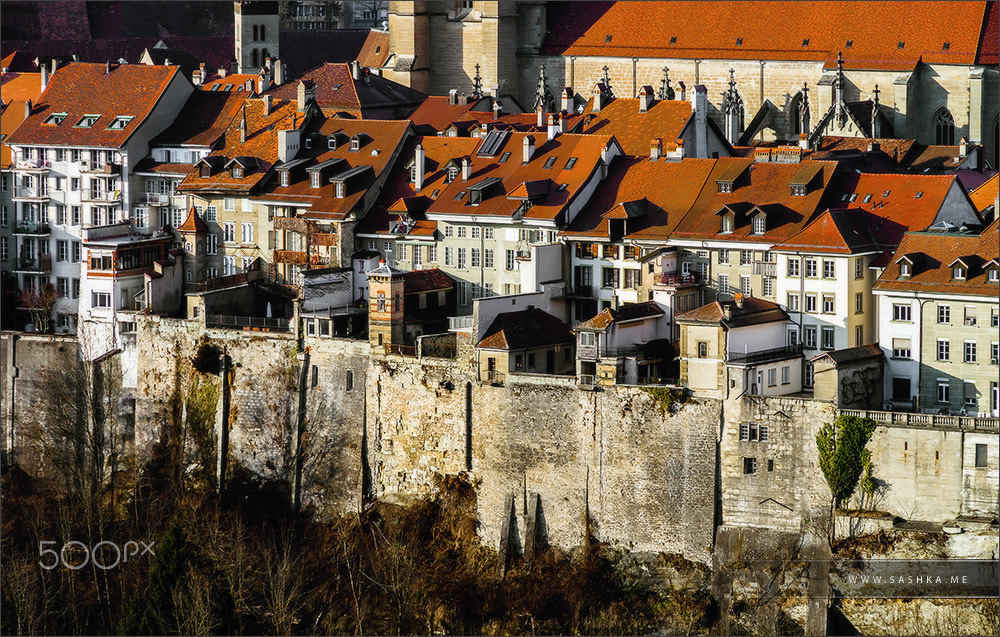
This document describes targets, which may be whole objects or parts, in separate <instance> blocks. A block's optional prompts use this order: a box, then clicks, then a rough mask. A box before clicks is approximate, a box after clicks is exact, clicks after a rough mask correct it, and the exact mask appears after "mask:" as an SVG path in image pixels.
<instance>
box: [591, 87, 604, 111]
mask: <svg viewBox="0 0 1000 637" xmlns="http://www.w3.org/2000/svg"><path fill="white" fill-rule="evenodd" d="M603 106H604V84H601V83H600V82H598V83H597V84H596V85H595V86H594V105H593V107H592V108H591V109H590V110H591V111H593V112H595V113H600V112H601V108H602V107H603Z"/></svg>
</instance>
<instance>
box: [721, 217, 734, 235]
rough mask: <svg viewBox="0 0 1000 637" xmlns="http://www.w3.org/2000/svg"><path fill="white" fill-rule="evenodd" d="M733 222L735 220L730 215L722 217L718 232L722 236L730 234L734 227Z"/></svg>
mask: <svg viewBox="0 0 1000 637" xmlns="http://www.w3.org/2000/svg"><path fill="white" fill-rule="evenodd" d="M734 221H735V219H734V215H733V214H732V213H729V214H725V215H722V229H720V230H719V232H721V233H723V234H726V233H730V232H732V231H733V226H734V225H735V224H734Z"/></svg>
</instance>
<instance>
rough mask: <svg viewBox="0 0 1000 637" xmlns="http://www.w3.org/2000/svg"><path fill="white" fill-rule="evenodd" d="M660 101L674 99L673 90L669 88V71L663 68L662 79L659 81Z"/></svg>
mask: <svg viewBox="0 0 1000 637" xmlns="http://www.w3.org/2000/svg"><path fill="white" fill-rule="evenodd" d="M659 98H660V99H661V100H672V99H674V89H672V88H671V87H670V69H669V68H667V67H663V79H662V80H660V95H659Z"/></svg>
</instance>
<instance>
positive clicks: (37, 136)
mask: <svg viewBox="0 0 1000 637" xmlns="http://www.w3.org/2000/svg"><path fill="white" fill-rule="evenodd" d="M174 81H183V80H181V79H180V74H179V72H178V69H177V67H174V66H147V65H145V64H122V65H111V70H110V72H108V73H105V65H104V64H81V63H74V64H67V65H65V66H62V67H59V69H58V70H56V72H55V73H54V74H53V75H52V76H51V77H50V78H49V84H48V87H47V88H46V89H45V91H44V92H43V93H42V95H41V97H40V98H39V101H38V104H37V107H36V108H35V109H34V110H33V112H32V115H31V117H29V118H28V119H27V120H25V122H24V123H23V124H22V125H21V126H19V127H18V129H17V130H16V131H15V132H14V134H13V135H11V138H10V140H9V142H10V143H11V144H45V145H51V146H56V145H73V146H97V147H104V148H120V147H122V146H123V145H124V144H125V141H126V140H127V139H128V138H129V137H130V136H131V135H132V133H134V132H135V131H136V130H137V129H138V128H139V126H140V125H141V124H142V122H143V121H145V119H146V118H147V117H148V116H149V114H150V113H152V111H153V108H154V107H155V106H156V103H157V101H158V100H159V99H160V96H162V95H163V93H164V92H165V91H166V89H167V86H168V85H169V84H170V83H171V82H174ZM53 113H66V114H67V115H66V118H65V119H64V120H63V122H62V123H61V124H58V125H56V124H45V123H44V122H45V120H46V119H47V118H48V117H49V115H51V114H53ZM87 114H95V115H96V114H99V115H100V116H101V117H100V119H99V120H97V122H96V123H95V124H94V125H93V126H91V127H90V128H80V127H77V126H76V124H77V122H79V121H80V119H81V118H82V117H83V116H84V115H87ZM119 115H121V116H130V117H132V118H133V119H132V120H131V121H130V122H129V123H128V124H127V125H126V126H125V127H124V128H122V129H120V130H107V128H108V125H109V124H111V122H112V121H113V120H114V119H115V117H117V116H119Z"/></svg>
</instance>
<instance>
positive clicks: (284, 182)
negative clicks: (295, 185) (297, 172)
mask: <svg viewBox="0 0 1000 637" xmlns="http://www.w3.org/2000/svg"><path fill="white" fill-rule="evenodd" d="M279 174H280V175H281V187H282V188H288V180H289V177H288V171H287V170H283V171H281V172H280V173H279Z"/></svg>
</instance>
